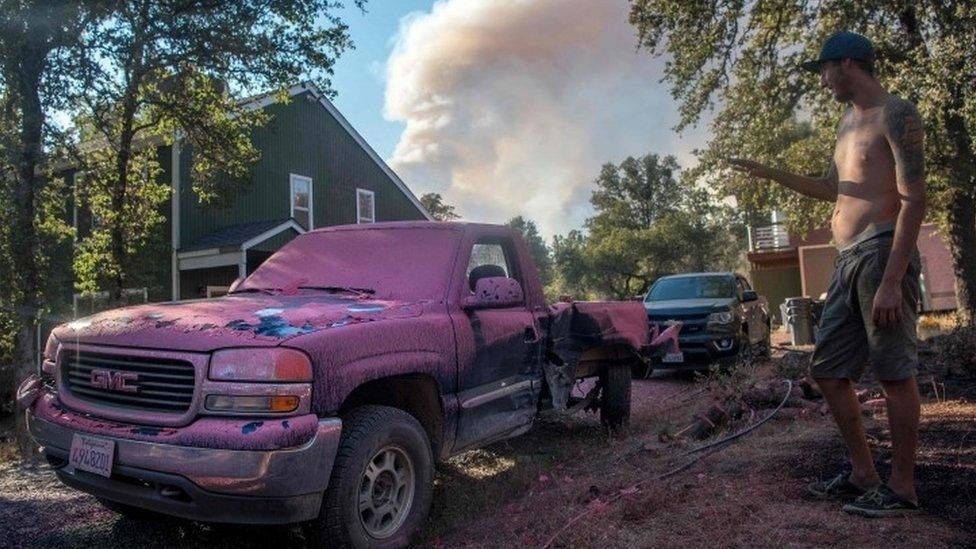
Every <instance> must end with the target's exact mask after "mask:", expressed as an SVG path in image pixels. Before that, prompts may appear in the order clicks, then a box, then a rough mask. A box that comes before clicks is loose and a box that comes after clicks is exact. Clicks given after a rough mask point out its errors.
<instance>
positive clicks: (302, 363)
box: [210, 347, 312, 383]
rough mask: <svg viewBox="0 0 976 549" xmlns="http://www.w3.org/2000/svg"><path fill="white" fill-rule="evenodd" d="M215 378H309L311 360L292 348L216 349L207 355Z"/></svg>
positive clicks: (303, 379) (240, 379)
mask: <svg viewBox="0 0 976 549" xmlns="http://www.w3.org/2000/svg"><path fill="white" fill-rule="evenodd" d="M210 379H212V380H215V381H266V382H285V383H288V382H309V381H312V361H311V360H309V359H308V356H307V355H306V354H305V353H303V352H301V351H298V350H296V349H284V348H281V347H277V348H272V349H267V348H240V349H224V350H222V351H217V352H215V353H214V354H213V356H212V357H210Z"/></svg>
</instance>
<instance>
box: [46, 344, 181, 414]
mask: <svg viewBox="0 0 976 549" xmlns="http://www.w3.org/2000/svg"><path fill="white" fill-rule="evenodd" d="M65 355H66V356H65V357H64V358H63V361H62V370H61V372H62V377H63V381H64V384H65V385H66V386H67V388H68V390H69V391H71V394H72V395H73V396H74V397H75V398H77V399H79V400H84V401H86V402H91V403H94V404H104V405H108V406H112V407H119V408H128V409H132V410H143V411H151V412H164V413H166V412H168V413H174V414H181V413H184V412H186V411H187V410H189V408H190V403H191V402H192V401H193V389H194V382H195V371H194V367H193V364H192V363H190V362H187V361H184V360H174V359H163V358H150V357H127V356H117V355H104V354H96V353H86V352H80V353H78V352H68V353H65ZM92 372H95V373H94V374H93V373H92Z"/></svg>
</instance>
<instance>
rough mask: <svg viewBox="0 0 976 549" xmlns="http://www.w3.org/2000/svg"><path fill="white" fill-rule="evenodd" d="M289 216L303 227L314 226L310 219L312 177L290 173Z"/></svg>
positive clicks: (311, 227) (310, 227)
mask: <svg viewBox="0 0 976 549" xmlns="http://www.w3.org/2000/svg"><path fill="white" fill-rule="evenodd" d="M289 187H290V189H289V192H290V193H291V217H292V218H293V219H294V220H295V221H297V222H298V224H299V225H301V226H302V227H304V228H305V229H313V228H315V221H314V220H313V219H312V179H311V178H310V177H305V176H304V175H295V174H291V185H289Z"/></svg>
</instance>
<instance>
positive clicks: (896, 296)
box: [872, 98, 925, 327]
mask: <svg viewBox="0 0 976 549" xmlns="http://www.w3.org/2000/svg"><path fill="white" fill-rule="evenodd" d="M884 117H885V138H887V140H888V145H889V146H890V147H891V154H892V156H894V159H895V183H896V185H897V187H898V195H899V198H900V200H901V209H900V210H899V211H898V220H897V222H896V224H895V238H894V241H893V242H892V244H891V253H890V254H889V255H888V264H887V265H886V266H885V272H884V276H883V278H882V279H881V285H880V286H878V291H877V293H876V294H875V296H874V307H873V311H872V316H873V318H874V322H875V323H876V324H877V325H879V326H882V327H884V326H894V325H895V324H897V323H898V322H899V321H900V320H901V280H902V278H903V277H904V276H905V270H906V269H907V268H908V260H909V257H910V256H911V253H912V251H913V250H914V249H915V243H916V241H918V230H919V227H920V226H921V225H922V220H923V219H924V218H925V150H924V147H923V132H922V121H921V119H920V117H919V116H918V111H916V110H915V106H914V105H912V104H911V103H909V102H908V101H905V100H903V99H898V98H892V99H891V100H890V101H889V102H888V104H887V105H885V112H884Z"/></svg>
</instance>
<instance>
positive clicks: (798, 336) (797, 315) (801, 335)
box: [783, 297, 813, 345]
mask: <svg viewBox="0 0 976 549" xmlns="http://www.w3.org/2000/svg"><path fill="white" fill-rule="evenodd" d="M783 305H784V309H785V310H786V315H785V316H786V327H787V329H788V330H789V332H790V344H792V345H810V344H812V343H813V307H812V305H813V300H811V299H810V298H809V297H790V298H787V300H786V301H785V302H784V303H783Z"/></svg>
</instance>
